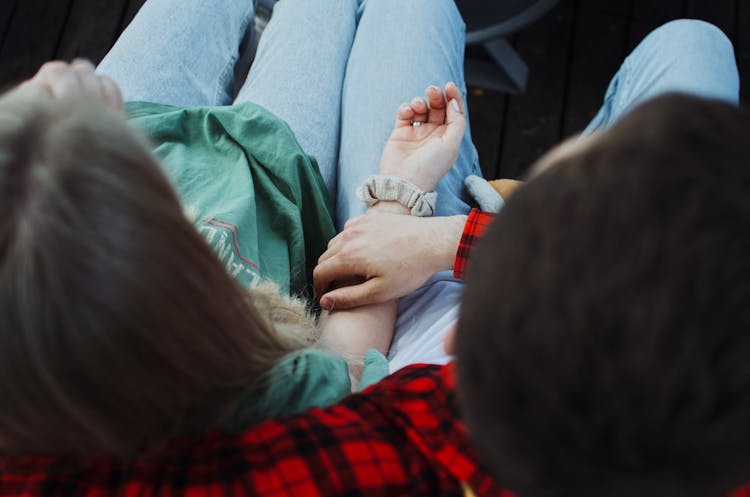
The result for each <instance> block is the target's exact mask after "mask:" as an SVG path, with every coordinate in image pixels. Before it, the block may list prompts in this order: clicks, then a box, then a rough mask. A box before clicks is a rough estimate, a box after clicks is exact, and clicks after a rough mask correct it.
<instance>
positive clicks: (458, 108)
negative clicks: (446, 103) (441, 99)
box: [451, 98, 461, 113]
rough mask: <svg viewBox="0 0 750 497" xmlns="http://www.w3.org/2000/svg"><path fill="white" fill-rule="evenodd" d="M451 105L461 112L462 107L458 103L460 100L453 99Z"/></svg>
mask: <svg viewBox="0 0 750 497" xmlns="http://www.w3.org/2000/svg"><path fill="white" fill-rule="evenodd" d="M451 105H452V106H453V108H454V109H455V110H456V112H459V113H460V112H461V107H460V106H459V105H458V102H457V101H456V99H455V98H454V99H453V100H451Z"/></svg>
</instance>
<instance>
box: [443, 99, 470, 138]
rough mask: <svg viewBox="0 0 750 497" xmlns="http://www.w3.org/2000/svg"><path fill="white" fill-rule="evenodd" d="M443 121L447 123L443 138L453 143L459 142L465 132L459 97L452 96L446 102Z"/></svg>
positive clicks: (462, 110)
mask: <svg viewBox="0 0 750 497" xmlns="http://www.w3.org/2000/svg"><path fill="white" fill-rule="evenodd" d="M445 122H446V124H447V125H448V129H446V131H445V135H444V138H445V140H446V141H448V142H449V143H451V144H453V145H457V144H459V143H461V140H463V137H464V133H466V117H465V114H464V108H463V104H462V102H461V101H460V97H458V99H456V98H453V99H451V100H450V101H449V102H448V110H447V114H446V118H445Z"/></svg>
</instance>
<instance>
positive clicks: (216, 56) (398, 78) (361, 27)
mask: <svg viewBox="0 0 750 497" xmlns="http://www.w3.org/2000/svg"><path fill="white" fill-rule="evenodd" d="M360 3H361V4H360ZM253 17H254V12H253V2H252V0H148V1H147V2H146V3H145V5H144V6H143V8H142V9H141V11H140V12H139V13H138V15H137V16H136V17H135V19H134V20H133V22H132V23H131V25H130V26H129V27H128V28H127V29H126V30H125V31H124V32H123V34H122V36H121V37H120V39H119V40H118V41H117V43H116V44H115V46H114V47H113V48H112V50H111V51H110V53H109V54H108V55H107V56H106V57H105V58H104V60H103V61H102V62H101V64H100V65H99V69H98V70H99V72H100V73H104V74H107V75H109V76H111V77H112V78H113V79H114V80H115V81H116V82H117V83H118V84H119V85H120V87H121V89H122V91H123V94H124V97H125V100H126V101H127V100H131V101H132V100H145V101H151V102H158V103H166V104H173V105H180V106H205V105H228V104H232V103H242V102H247V101H251V102H255V103H257V104H260V105H262V106H263V107H265V108H267V109H268V110H270V111H271V112H273V113H274V114H276V115H277V116H279V117H281V118H282V119H284V120H285V121H286V122H287V123H288V124H289V126H290V127H291V128H292V130H293V131H294V133H295V135H296V136H297V139H298V141H299V143H300V145H301V146H302V148H303V149H304V150H305V151H306V152H307V153H309V154H310V155H312V156H314V157H315V158H316V159H317V160H318V164H319V165H320V169H321V172H322V174H323V178H324V180H325V183H326V185H327V186H328V189H329V192H330V194H331V198H333V199H334V200H335V204H336V223H337V225H338V226H339V227H341V226H343V223H344V222H346V220H347V219H349V218H350V217H352V216H355V215H358V214H361V213H363V212H364V208H363V206H362V205H361V203H360V202H359V201H358V200H357V198H356V194H355V192H356V188H357V187H358V186H359V185H360V184H361V183H362V182H363V181H364V180H365V179H366V178H367V177H368V176H369V175H371V174H376V173H377V172H378V169H379V162H380V155H381V153H382V150H383V147H384V145H385V142H386V140H387V138H388V136H389V134H390V132H391V130H392V129H393V124H394V121H395V116H396V109H397V107H398V105H399V104H401V103H402V102H406V101H409V100H411V98H412V97H414V96H418V95H423V94H424V90H425V88H426V87H427V86H429V85H432V84H434V85H438V86H443V85H445V83H447V82H448V81H455V82H456V83H457V84H458V85H459V87H460V88H461V89H462V91H463V93H464V95H465V94H466V89H465V84H464V77H463V54H464V36H465V35H464V33H465V28H464V23H463V21H462V19H461V16H460V14H459V12H458V10H457V9H456V6H455V4H454V3H453V0H367V1H362V2H359V1H358V0H281V1H280V2H279V3H278V4H277V5H276V8H275V10H274V13H273V17H272V19H271V22H270V23H269V25H268V26H267V28H266V30H265V31H264V33H263V36H262V38H261V41H260V45H259V47H258V53H257V55H256V58H255V61H254V63H253V65H252V68H251V69H250V72H249V75H248V78H247V81H246V82H245V84H244V85H243V86H242V88H241V89H240V91H239V93H238V95H237V96H236V97H235V96H233V95H232V94H231V91H232V87H233V78H234V74H235V64H236V62H237V60H238V55H239V47H240V43H241V40H242V38H243V36H244V35H245V32H246V30H247V29H248V27H249V26H251V25H252V23H253ZM479 171H480V169H479V162H478V158H477V153H476V149H475V148H474V145H473V144H472V142H471V135H470V131H468V130H467V132H466V137H465V139H464V142H463V144H462V146H461V152H460V154H459V158H458V161H457V163H456V165H455V167H454V168H453V170H451V172H449V173H448V174H447V175H446V177H445V178H444V179H443V181H442V182H441V183H440V185H439V186H438V188H437V191H438V198H439V201H438V207H437V213H438V214H439V215H448V214H457V213H466V212H468V210H469V208H470V206H469V202H468V200H467V198H466V196H465V193H464V190H463V178H464V177H466V176H467V175H469V174H481V173H480V172H479Z"/></svg>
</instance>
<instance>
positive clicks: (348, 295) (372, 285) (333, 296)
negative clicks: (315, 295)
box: [320, 278, 382, 311]
mask: <svg viewBox="0 0 750 497" xmlns="http://www.w3.org/2000/svg"><path fill="white" fill-rule="evenodd" d="M379 286H380V285H379V283H378V280H377V278H373V279H370V280H367V281H365V282H364V283H361V284H359V285H353V286H345V287H342V288H337V289H336V290H331V291H330V292H328V293H326V294H325V295H323V296H322V297H321V298H320V307H322V308H323V309H325V310H327V311H340V310H345V309H351V308H353V307H360V306H363V305H369V304H377V303H380V302H381V300H382V299H381V298H380V290H379V288H378V287H379Z"/></svg>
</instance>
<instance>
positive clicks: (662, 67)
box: [584, 20, 739, 134]
mask: <svg viewBox="0 0 750 497" xmlns="http://www.w3.org/2000/svg"><path fill="white" fill-rule="evenodd" d="M668 92H681V93H687V94H690V95H695V96H698V97H704V98H713V99H718V100H723V101H726V102H729V103H733V104H737V103H738V102H739V75H738V71H737V63H736V61H735V57H734V49H733V48H732V43H731V42H730V41H729V39H728V38H727V37H726V35H725V34H724V33H722V31H721V30H720V29H719V28H717V27H715V26H713V25H711V24H708V23H706V22H703V21H696V20H678V21H672V22H669V23H667V24H665V25H663V26H661V27H660V28H657V29H656V30H654V31H653V32H652V33H651V34H649V35H648V36H647V37H646V38H645V39H644V40H643V41H642V42H641V43H640V45H638V47H636V49H635V50H633V52H632V53H631V54H630V55H629V56H628V57H627V58H626V59H625V62H624V63H623V64H622V66H621V67H620V70H619V71H618V72H617V74H616V75H615V77H614V78H613V79H612V83H611V84H610V86H609V89H608V90H607V94H606V96H605V99H604V105H603V106H602V108H601V110H600V111H599V113H598V114H597V116H596V117H595V118H594V120H593V121H592V122H591V123H590V124H589V126H588V127H587V128H586V130H585V131H584V134H588V133H591V132H593V131H596V130H599V129H604V128H607V127H609V126H611V125H612V124H613V123H615V122H616V121H617V120H618V119H619V118H620V117H622V116H623V115H625V114H626V113H627V112H628V111H629V110H630V109H632V108H633V107H634V106H636V105H638V104H639V103H641V102H643V101H645V100H648V99H649V98H653V97H656V96H658V95H661V94H664V93H668Z"/></svg>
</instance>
